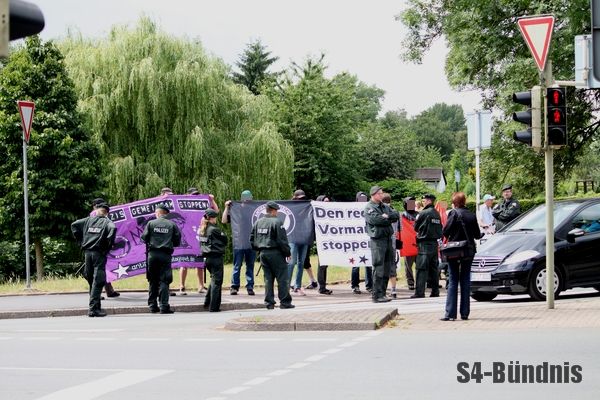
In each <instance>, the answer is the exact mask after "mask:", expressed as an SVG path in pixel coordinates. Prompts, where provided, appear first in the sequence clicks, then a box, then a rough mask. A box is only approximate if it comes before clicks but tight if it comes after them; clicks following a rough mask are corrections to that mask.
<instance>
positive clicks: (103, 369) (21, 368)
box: [0, 367, 119, 372]
mask: <svg viewBox="0 0 600 400" xmlns="http://www.w3.org/2000/svg"><path fill="white" fill-rule="evenodd" d="M0 370H2V371H67V372H73V371H77V372H79V371H81V372H115V369H114V368H110V369H109V368H48V367H0ZM117 371H119V370H117Z"/></svg>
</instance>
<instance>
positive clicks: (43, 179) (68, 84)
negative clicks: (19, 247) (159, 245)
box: [0, 36, 102, 279]
mask: <svg viewBox="0 0 600 400" xmlns="http://www.w3.org/2000/svg"><path fill="white" fill-rule="evenodd" d="M17 100H31V101H33V102H35V116H34V118H33V125H32V128H31V137H30V142H29V146H28V169H29V174H28V177H29V202H30V205H29V212H30V217H29V224H30V234H31V238H32V242H33V243H34V247H35V260H36V269H37V276H38V279H41V278H42V275H43V255H44V251H43V244H42V243H43V241H42V240H43V239H44V238H46V237H52V238H55V239H56V238H69V237H70V236H71V233H70V224H71V222H73V221H74V220H75V219H76V218H80V217H81V216H83V215H85V214H86V212H88V208H89V200H90V199H91V198H93V197H94V195H97V193H96V192H97V191H98V189H99V185H100V184H101V182H102V179H101V173H100V163H99V151H98V147H97V143H96V142H95V141H94V140H93V138H92V135H91V133H90V132H89V131H88V130H86V129H84V128H83V127H82V123H81V117H80V115H79V113H78V112H77V110H76V106H77V97H76V95H75V90H74V88H73V83H72V81H71V79H70V78H69V76H68V74H67V71H66V68H65V65H64V61H63V55H62V54H61V52H60V51H59V50H58V49H57V47H56V46H55V45H54V44H53V43H52V42H45V43H44V42H42V41H40V39H39V37H37V36H34V37H30V38H27V39H26V40H25V45H24V46H22V47H20V48H18V49H17V50H16V51H13V52H12V53H11V55H10V58H9V59H8V62H7V63H6V65H5V66H4V68H2V70H1V71H0V148H1V150H0V153H1V154H3V156H4V159H3V160H2V163H0V193H2V196H1V197H0V210H1V211H2V212H0V231H1V232H2V236H3V237H4V238H10V239H13V240H20V239H22V238H23V235H24V229H23V226H24V219H23V217H24V210H23V180H22V177H23V165H22V151H21V146H22V131H21V123H20V116H19V112H18V110H17V106H16V102H17Z"/></svg>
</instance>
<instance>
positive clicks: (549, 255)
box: [540, 60, 554, 310]
mask: <svg viewBox="0 0 600 400" xmlns="http://www.w3.org/2000/svg"><path fill="white" fill-rule="evenodd" d="M540 81H541V85H540V86H542V93H543V94H542V95H543V96H544V121H545V122H544V154H545V166H546V168H545V169H546V179H545V186H546V305H547V306H548V309H549V310H551V309H553V308H554V150H553V149H552V146H551V145H550V140H549V137H548V102H547V101H546V99H545V97H546V88H547V87H548V86H549V85H552V84H553V78H552V61H550V60H548V62H547V64H546V68H545V69H544V72H543V74H540Z"/></svg>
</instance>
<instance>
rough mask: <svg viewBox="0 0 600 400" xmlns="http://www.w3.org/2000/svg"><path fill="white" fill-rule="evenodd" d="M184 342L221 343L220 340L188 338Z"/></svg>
mask: <svg viewBox="0 0 600 400" xmlns="http://www.w3.org/2000/svg"><path fill="white" fill-rule="evenodd" d="M183 341H184V342H221V341H223V339H222V338H188V339H184V340H183Z"/></svg>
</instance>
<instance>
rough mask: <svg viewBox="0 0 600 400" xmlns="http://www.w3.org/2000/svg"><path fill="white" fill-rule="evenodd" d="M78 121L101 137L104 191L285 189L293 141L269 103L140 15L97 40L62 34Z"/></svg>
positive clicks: (269, 194) (121, 196)
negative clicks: (275, 121) (282, 130)
mask: <svg viewBox="0 0 600 400" xmlns="http://www.w3.org/2000/svg"><path fill="white" fill-rule="evenodd" d="M61 46H62V48H63V49H64V52H65V57H66V62H67V65H68V67H69V71H70V72H71V74H72V76H73V80H74V82H75V87H76V89H77V92H78V94H79V97H80V103H79V104H80V107H81V110H82V111H83V112H84V114H85V117H86V121H87V123H88V124H89V126H90V127H91V129H92V130H93V132H94V133H95V134H96V135H97V136H98V138H99V139H100V140H101V141H102V143H103V150H104V155H105V157H106V159H107V161H108V162H107V170H106V174H107V176H108V182H109V184H108V188H107V192H108V195H109V198H110V199H111V201H112V202H114V203H123V202H128V201H131V200H137V199H140V198H147V197H153V196H156V195H157V194H158V192H159V190H160V187H161V186H169V187H171V188H173V189H174V190H175V192H176V193H185V191H186V189H187V188H188V187H190V186H195V187H197V188H198V189H199V190H200V191H201V192H204V193H207V192H208V193H213V194H214V195H215V197H216V198H217V199H218V200H225V199H227V198H238V196H239V194H240V192H241V191H242V190H244V189H250V190H252V192H253V194H254V196H255V197H256V198H262V199H269V198H279V197H280V196H283V195H286V196H287V195H288V194H289V192H290V191H291V189H292V177H293V175H292V163H293V151H292V148H291V146H290V145H289V144H288V143H287V142H286V141H285V140H284V139H283V137H282V136H281V134H280V133H279V132H278V131H277V129H276V127H275V126H274V124H273V123H271V120H272V117H271V114H272V106H271V104H270V102H269V101H268V99H267V98H266V97H264V96H254V95H252V94H251V93H249V92H248V91H247V90H246V89H245V88H242V87H241V86H239V85H236V84H234V83H233V82H232V81H231V79H230V78H229V76H228V74H229V68H228V66H227V65H225V64H224V63H223V62H222V61H221V60H219V59H216V58H214V57H211V56H209V55H207V54H206V52H205V51H204V50H203V48H202V47H201V45H200V44H199V43H197V42H193V41H190V40H187V39H180V38H176V37H173V36H169V35H167V34H165V33H163V32H162V31H160V29H158V28H157V26H156V25H155V24H154V23H153V22H152V21H150V20H149V19H146V18H143V19H141V20H140V21H139V23H138V24H137V26H136V27H135V28H134V29H128V28H127V27H115V28H113V29H112V31H111V33H110V35H109V37H108V38H105V39H100V40H96V41H90V40H84V39H82V38H80V37H74V36H72V37H69V38H67V39H66V40H65V41H64V42H62V43H61Z"/></svg>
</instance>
